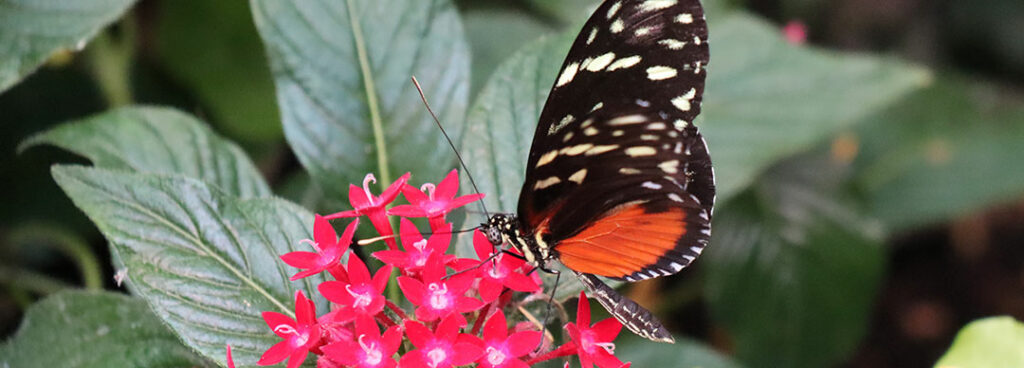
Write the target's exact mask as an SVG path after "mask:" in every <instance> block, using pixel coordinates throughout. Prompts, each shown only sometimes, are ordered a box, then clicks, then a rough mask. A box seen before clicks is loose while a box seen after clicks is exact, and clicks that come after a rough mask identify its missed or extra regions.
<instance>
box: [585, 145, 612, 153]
mask: <svg viewBox="0 0 1024 368" xmlns="http://www.w3.org/2000/svg"><path fill="white" fill-rule="evenodd" d="M617 149H619V145H617V144H609V145H606V146H594V148H591V149H588V150H587V153H586V155H587V156H593V155H600V154H602V153H605V152H609V151H614V150H617Z"/></svg>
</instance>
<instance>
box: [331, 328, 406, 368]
mask: <svg viewBox="0 0 1024 368" xmlns="http://www.w3.org/2000/svg"><path fill="white" fill-rule="evenodd" d="M354 337H355V338H354V340H342V341H337V342H334V343H331V344H328V345H327V346H324V347H323V351H324V354H325V356H327V357H329V359H330V360H332V361H335V362H338V363H341V364H342V365H344V366H346V367H359V368H392V367H394V366H395V359H394V358H392V357H391V356H393V355H395V352H396V351H398V347H399V345H401V344H402V330H401V327H399V326H392V327H391V328H389V329H387V331H384V336H383V337H381V335H380V330H379V329H378V328H377V323H376V322H374V321H373V319H372V318H371V317H369V316H359V317H356V332H355V336H354Z"/></svg>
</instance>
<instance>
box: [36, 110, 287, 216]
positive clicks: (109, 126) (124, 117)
mask: <svg viewBox="0 0 1024 368" xmlns="http://www.w3.org/2000/svg"><path fill="white" fill-rule="evenodd" d="M41 144H52V145H55V146H58V147H61V148H63V149H66V150H68V151H71V152H74V153H77V154H79V155H82V156H85V157H86V158H88V159H89V160H90V161H92V163H93V164H94V165H96V167H103V168H110V169H122V170H133V171H140V172H153V173H164V174H182V175H185V176H189V177H193V178H197V179H201V180H203V181H206V182H207V183H210V184H213V185H216V186H217V187H219V188H220V189H221V190H224V191H226V192H227V193H229V194H232V195H236V196H239V197H242V198H250V197H266V196H269V195H270V188H269V187H267V183H266V182H265V181H264V180H263V178H262V177H261V176H260V173H259V171H258V170H256V167H255V166H253V164H252V161H251V160H249V157H248V156H246V155H245V152H243V151H242V150H241V149H240V148H238V146H236V145H235V144H234V143H232V142H230V141H227V140H224V139H223V138H221V137H220V136H218V135H217V134H215V133H214V132H212V131H210V128H209V127H207V126H206V125H204V124H203V123H202V122H200V121H199V120H196V118H194V117H192V116H189V115H186V114H184V113H181V112H179V111H177V110H172V109H167V108H160V107H145V106H135V107H125V108H120V109H116V110H111V111H109V112H106V113H102V114H99V115H96V116H93V117H90V118H86V119H84V120H81V121H77V122H72V123H68V124H64V125H61V126H59V127H57V128H54V129H52V130H49V131H47V132H44V133H40V134H37V135H35V136H33V137H31V138H29V139H27V140H25V141H24V142H23V143H22V144H21V146H20V147H19V151H21V150H25V149H28V148H30V147H33V146H37V145H41Z"/></svg>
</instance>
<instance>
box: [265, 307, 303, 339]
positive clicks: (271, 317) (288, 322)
mask: <svg viewBox="0 0 1024 368" xmlns="http://www.w3.org/2000/svg"><path fill="white" fill-rule="evenodd" d="M263 321H264V322H266V323H267V326H268V327H270V330H271V331H274V333H275V334H277V336H279V337H281V338H283V339H287V338H288V336H290V335H286V334H284V333H282V332H280V331H277V330H276V329H275V328H276V327H277V326H280V325H285V326H291V327H293V328H294V327H295V320H293V319H291V317H288V316H286V315H284V314H281V313H277V312H271V311H266V312H263Z"/></svg>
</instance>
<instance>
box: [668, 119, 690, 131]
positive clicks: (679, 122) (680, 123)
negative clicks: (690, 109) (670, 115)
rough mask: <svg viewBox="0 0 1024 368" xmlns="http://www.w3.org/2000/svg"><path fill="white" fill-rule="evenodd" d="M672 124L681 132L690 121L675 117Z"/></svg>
mask: <svg viewBox="0 0 1024 368" xmlns="http://www.w3.org/2000/svg"><path fill="white" fill-rule="evenodd" d="M672 125H674V126H675V127H676V130H678V131H680V132H681V131H683V129H686V127H687V126H688V125H690V123H687V122H686V120H683V119H677V120H676V121H675V122H674V123H672Z"/></svg>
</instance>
